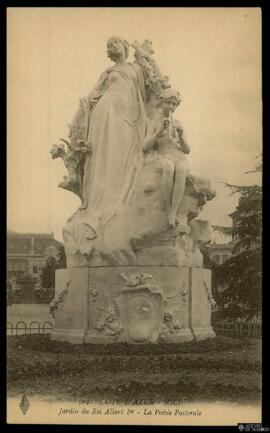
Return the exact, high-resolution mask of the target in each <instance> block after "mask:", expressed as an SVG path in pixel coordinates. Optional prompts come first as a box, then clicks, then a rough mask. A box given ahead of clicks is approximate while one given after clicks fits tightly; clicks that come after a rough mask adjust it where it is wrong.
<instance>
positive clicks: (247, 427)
mask: <svg viewBox="0 0 270 433" xmlns="http://www.w3.org/2000/svg"><path fill="white" fill-rule="evenodd" d="M238 430H239V431H240V432H244V431H245V432H246V431H248V432H253V431H257V432H262V431H265V432H266V431H269V427H263V425H262V424H257V423H255V424H238Z"/></svg>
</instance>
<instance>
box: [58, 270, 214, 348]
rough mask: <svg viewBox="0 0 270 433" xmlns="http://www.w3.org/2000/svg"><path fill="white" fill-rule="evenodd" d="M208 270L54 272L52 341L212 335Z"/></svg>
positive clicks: (154, 339)
mask: <svg viewBox="0 0 270 433" xmlns="http://www.w3.org/2000/svg"><path fill="white" fill-rule="evenodd" d="M210 288H211V272H210V271H209V270H206V269H200V268H188V267H176V266H175V267H174V266H163V267H159V266H145V267H139V266H138V267H136V266H130V267H129V266H125V267H117V266H115V267H80V268H69V269H61V270H58V271H56V297H55V300H54V303H53V305H54V308H55V329H54V331H53V333H52V334H51V338H52V339H53V340H59V341H68V342H71V343H79V344H80V343H94V344H102V343H117V342H127V343H132V344H145V343H159V342H160V343H161V342H165V343H182V342H185V341H191V340H194V339H197V340H200V339H205V338H210V337H214V336H215V333H214V331H213V330H212V327H211V323H210V319H211V304H210V298H209V293H211V292H209V291H210Z"/></svg>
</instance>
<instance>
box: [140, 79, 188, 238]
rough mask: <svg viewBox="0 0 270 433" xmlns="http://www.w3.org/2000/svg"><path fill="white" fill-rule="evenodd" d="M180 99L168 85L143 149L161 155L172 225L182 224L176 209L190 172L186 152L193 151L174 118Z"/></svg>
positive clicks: (151, 121)
mask: <svg viewBox="0 0 270 433" xmlns="http://www.w3.org/2000/svg"><path fill="white" fill-rule="evenodd" d="M180 102H181V100H180V94H179V92H177V91H176V90H173V89H171V88H169V89H165V90H164V91H163V92H162V95H161V108H160V109H158V110H155V111H154V112H153V114H152V115H151V117H150V119H149V122H148V125H147V133H146V136H145V139H144V146H143V149H144V152H151V151H154V152H157V154H158V155H160V156H161V161H162V168H163V176H162V188H163V194H164V199H165V202H166V206H167V215H168V222H169V225H170V226H171V227H176V225H178V224H179V221H178V220H177V212H178V209H179V206H180V204H181V201H182V199H183V195H184V190H185V182H186V177H187V175H188V174H189V166H188V161H187V158H186V155H187V154H189V153H190V147H189V144H188V143H187V140H186V138H185V136H184V132H183V128H182V125H181V123H180V122H179V121H178V120H175V119H173V117H172V113H173V112H174V111H175V109H176V108H177V106H178V105H179V104H180ZM179 230H181V231H184V232H185V227H181V224H180V225H179Z"/></svg>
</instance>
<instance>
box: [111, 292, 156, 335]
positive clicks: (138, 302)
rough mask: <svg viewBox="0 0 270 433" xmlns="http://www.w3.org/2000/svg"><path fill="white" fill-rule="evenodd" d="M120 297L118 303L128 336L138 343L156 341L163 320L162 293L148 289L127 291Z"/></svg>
mask: <svg viewBox="0 0 270 433" xmlns="http://www.w3.org/2000/svg"><path fill="white" fill-rule="evenodd" d="M120 298H121V299H120ZM120 298H118V302H117V304H118V305H119V310H120V315H121V316H122V318H123V319H122V321H123V323H124V327H125V329H126V332H127V334H128V338H129V339H130V340H132V341H133V342H136V343H143V342H154V341H155V340H156V338H157V336H158V334H159V331H160V326H161V324H162V320H163V302H162V297H161V296H160V294H158V293H151V292H150V291H148V290H147V289H146V290H138V292H133V293H128V292H127V293H125V294H124V295H121V297H120Z"/></svg>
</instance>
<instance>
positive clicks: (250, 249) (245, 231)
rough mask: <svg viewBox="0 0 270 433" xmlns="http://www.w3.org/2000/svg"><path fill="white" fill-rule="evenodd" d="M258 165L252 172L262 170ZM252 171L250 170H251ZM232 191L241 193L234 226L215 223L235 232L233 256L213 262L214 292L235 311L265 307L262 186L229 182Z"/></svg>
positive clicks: (218, 300) (232, 192)
mask: <svg viewBox="0 0 270 433" xmlns="http://www.w3.org/2000/svg"><path fill="white" fill-rule="evenodd" d="M261 170H262V164H261V163H260V164H258V165H257V166H256V167H255V169H254V170H253V171H252V172H260V171H261ZM248 173H250V172H248ZM226 186H227V187H228V188H229V189H230V190H231V194H235V193H240V199H239V204H238V206H237V208H236V210H235V211H234V212H233V213H232V214H231V217H232V219H233V226H232V227H221V226H215V227H214V229H215V230H219V231H221V232H222V233H223V234H226V235H231V236H232V238H233V243H234V248H233V251H232V252H233V256H232V257H231V258H230V259H229V260H227V261H226V262H225V263H223V264H221V265H216V264H214V263H211V260H210V262H209V258H207V256H205V261H206V262H208V267H210V268H211V269H212V272H213V280H212V281H213V295H214V297H215V299H216V301H217V303H218V304H219V305H223V306H225V305H227V306H228V307H231V310H234V311H235V312H237V311H238V314H239V311H240V310H241V311H242V312H243V311H244V310H245V311H249V313H250V314H252V313H254V312H255V311H259V310H260V309H261V289H262V252H261V243H262V187H261V186H258V185H249V186H239V185H231V184H228V183H226Z"/></svg>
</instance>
